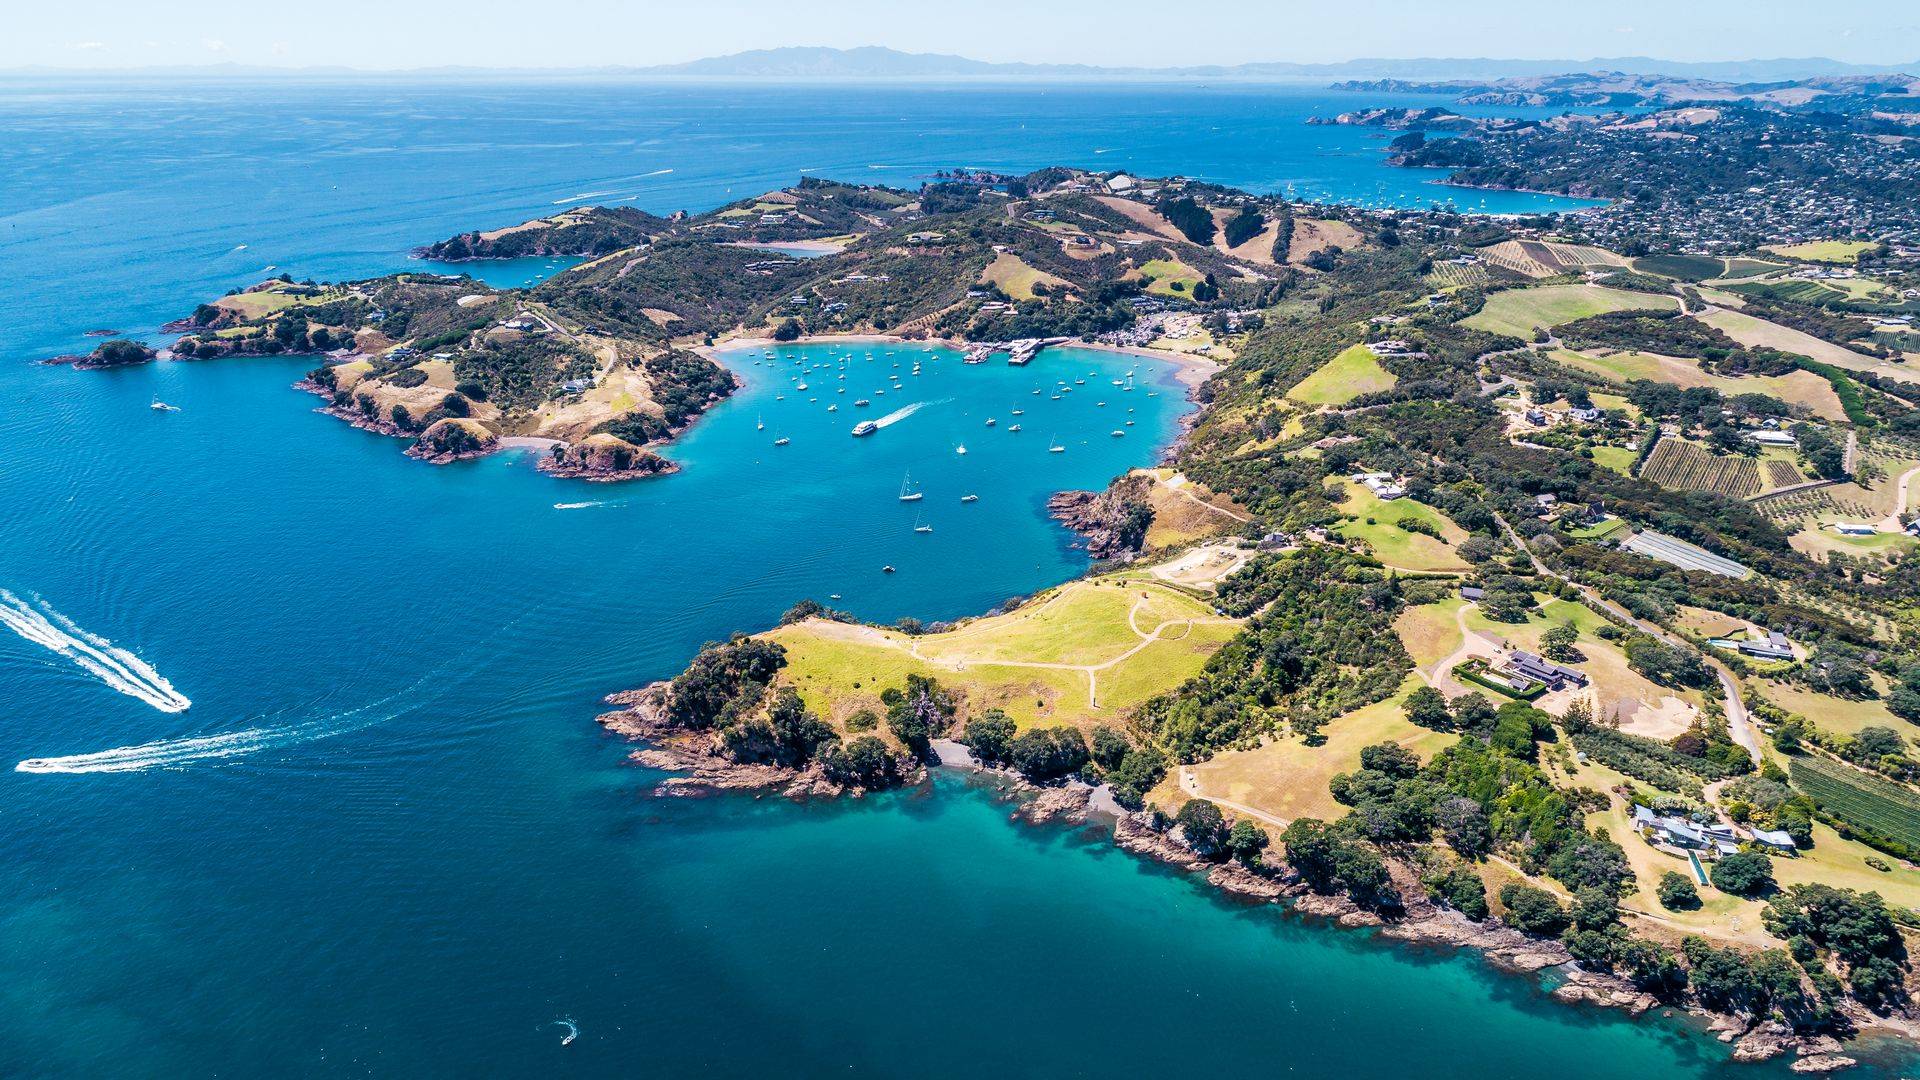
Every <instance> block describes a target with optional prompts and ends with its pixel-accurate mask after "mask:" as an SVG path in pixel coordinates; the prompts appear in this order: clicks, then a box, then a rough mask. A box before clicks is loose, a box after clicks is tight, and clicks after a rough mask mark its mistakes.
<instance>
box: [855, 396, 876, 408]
mask: <svg viewBox="0 0 1920 1080" xmlns="http://www.w3.org/2000/svg"><path fill="white" fill-rule="evenodd" d="M871 404H873V402H871V401H868V400H867V399H866V398H855V399H854V401H853V407H854V408H856V409H864V408H866V407H867V406H869V405H871Z"/></svg>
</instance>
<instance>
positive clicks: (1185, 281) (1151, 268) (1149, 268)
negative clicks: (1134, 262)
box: [1140, 259, 1201, 297]
mask: <svg viewBox="0 0 1920 1080" xmlns="http://www.w3.org/2000/svg"><path fill="white" fill-rule="evenodd" d="M1140 272H1141V273H1142V274H1145V275H1146V276H1148V277H1151V278H1152V279H1153V284H1151V285H1148V286H1147V291H1148V292H1149V293H1152V294H1153V295H1155V296H1182V297H1190V296H1192V295H1193V287H1194V286H1195V285H1198V284H1200V281H1201V276H1200V271H1198V270H1195V269H1194V268H1193V267H1191V266H1188V265H1187V264H1186V263H1183V262H1181V261H1180V260H1178V259H1153V260H1151V261H1149V262H1147V263H1146V264H1145V265H1143V266H1141V267H1140ZM1176 285H1177V286H1179V287H1178V288H1175V286H1176Z"/></svg>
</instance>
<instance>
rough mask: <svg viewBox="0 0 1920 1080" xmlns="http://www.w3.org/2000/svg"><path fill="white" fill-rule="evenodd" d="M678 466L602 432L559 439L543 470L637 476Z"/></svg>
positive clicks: (604, 478)
mask: <svg viewBox="0 0 1920 1080" xmlns="http://www.w3.org/2000/svg"><path fill="white" fill-rule="evenodd" d="M675 468H676V466H675V465H674V464H673V463H672V462H670V461H668V460H667V459H666V458H663V457H661V456H660V455H659V454H656V453H654V452H653V451H651V450H646V449H643V448H641V447H638V446H635V445H634V444H633V443H630V442H628V441H627V440H625V439H622V438H620V437H619V436H617V435H609V434H607V433H605V432H601V433H599V434H595V435H589V436H587V437H586V438H584V439H582V440H580V441H579V442H576V443H556V444H554V447H553V449H552V451H550V452H549V453H548V454H547V455H546V456H545V457H543V458H541V459H540V470H541V471H542V472H545V473H548V474H550V475H553V476H559V477H565V478H567V479H571V480H592V481H598V482H611V481H615V480H638V479H641V478H644V477H648V476H661V475H664V474H666V473H670V472H673V471H674V470H675Z"/></svg>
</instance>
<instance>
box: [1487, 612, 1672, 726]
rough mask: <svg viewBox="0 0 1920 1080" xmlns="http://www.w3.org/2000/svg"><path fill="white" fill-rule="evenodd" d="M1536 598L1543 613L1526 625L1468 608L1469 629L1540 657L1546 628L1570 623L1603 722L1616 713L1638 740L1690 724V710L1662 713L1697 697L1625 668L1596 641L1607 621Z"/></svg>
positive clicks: (1621, 658)
mask: <svg viewBox="0 0 1920 1080" xmlns="http://www.w3.org/2000/svg"><path fill="white" fill-rule="evenodd" d="M1536 599H1538V600H1540V601H1541V605H1540V613H1539V614H1537V615H1534V616H1531V617H1530V618H1528V620H1527V621H1526V622H1525V623H1503V622H1495V621H1493V620H1492V619H1489V618H1487V616H1486V614H1485V613H1484V612H1482V611H1481V610H1480V608H1478V607H1472V608H1469V609H1467V615H1466V624H1467V629H1469V630H1473V631H1476V632H1479V633H1483V634H1488V635H1491V636H1492V637H1494V638H1497V639H1499V640H1500V641H1502V642H1504V643H1505V644H1506V645H1507V646H1508V647H1510V648H1519V649H1526V650H1528V651H1530V652H1539V651H1540V637H1541V635H1542V634H1544V633H1546V631H1547V630H1548V628H1550V627H1554V626H1558V625H1560V624H1562V623H1570V624H1571V625H1572V626H1573V628H1574V630H1575V631H1577V632H1578V633H1579V635H1580V638H1579V640H1578V642H1576V644H1575V646H1574V647H1575V648H1577V649H1579V650H1580V652H1581V654H1582V655H1584V656H1585V657H1586V659H1584V660H1580V661H1577V662H1576V663H1575V664H1574V665H1573V666H1575V667H1577V668H1579V669H1580V670H1582V671H1584V672H1586V673H1587V677H1588V678H1589V679H1591V680H1592V685H1591V687H1590V691H1591V694H1592V703H1593V705H1594V706H1595V708H1594V714H1595V715H1596V716H1602V717H1605V716H1611V715H1616V714H1617V715H1618V716H1619V718H1620V721H1621V725H1622V727H1623V728H1624V729H1625V730H1626V731H1628V732H1630V733H1632V734H1636V735H1648V736H1652V737H1656V738H1671V737H1673V736H1674V735H1678V734H1679V733H1680V730H1681V729H1682V728H1684V727H1685V722H1686V721H1690V720H1691V717H1692V712H1691V710H1690V709H1688V708H1685V707H1675V706H1672V705H1666V707H1665V708H1664V709H1662V706H1663V704H1665V703H1666V702H1667V699H1668V698H1679V699H1680V701H1681V702H1682V703H1683V706H1695V705H1697V704H1698V701H1697V699H1698V696H1699V695H1698V694H1696V693H1694V692H1693V691H1675V690H1669V689H1667V688H1665V687H1661V686H1656V685H1654V684H1653V683H1651V682H1649V681H1648V680H1647V679H1646V678H1645V677H1644V676H1642V675H1641V674H1640V673H1639V672H1637V671H1634V670H1633V669H1632V668H1631V667H1629V666H1628V665H1627V656H1626V653H1624V652H1622V651H1621V650H1620V648H1619V647H1618V646H1616V645H1614V644H1612V643H1611V642H1608V641H1605V640H1603V639H1601V638H1600V637H1599V636H1598V634H1597V633H1596V631H1598V630H1599V628H1600V627H1601V626H1603V625H1605V623H1606V620H1605V619H1604V618H1602V617H1601V616H1600V615H1598V614H1596V613H1595V612H1594V611H1593V609H1591V608H1589V607H1587V606H1586V605H1585V604H1577V603H1574V602H1573V601H1571V600H1558V599H1551V598H1548V597H1545V596H1536Z"/></svg>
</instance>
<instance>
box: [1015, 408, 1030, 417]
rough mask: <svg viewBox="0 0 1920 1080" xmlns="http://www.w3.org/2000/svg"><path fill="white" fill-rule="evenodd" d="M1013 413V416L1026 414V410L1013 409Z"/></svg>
mask: <svg viewBox="0 0 1920 1080" xmlns="http://www.w3.org/2000/svg"><path fill="white" fill-rule="evenodd" d="M1013 415H1015V416H1025V415H1027V410H1025V409H1015V410H1013Z"/></svg>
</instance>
